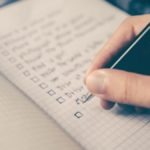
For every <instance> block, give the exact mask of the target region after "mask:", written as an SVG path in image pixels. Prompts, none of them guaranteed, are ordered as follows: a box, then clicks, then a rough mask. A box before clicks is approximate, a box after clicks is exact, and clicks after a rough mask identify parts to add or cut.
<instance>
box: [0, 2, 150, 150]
mask: <svg viewBox="0 0 150 150" xmlns="http://www.w3.org/2000/svg"><path fill="white" fill-rule="evenodd" d="M126 17H127V15H126V14H125V13H123V12H121V11H120V10H118V9H116V8H114V7H113V6H111V5H110V4H108V3H107V2H105V1H103V0H76V1H74V0H55V1H52V0H39V1H36V0H32V1H24V2H19V3H18V4H15V5H14V6H12V7H7V8H5V9H3V10H1V13H0V19H1V24H0V33H1V34H0V60H1V63H0V71H1V73H2V74H3V75H4V76H5V78H7V80H8V81H9V82H11V83H12V84H13V85H14V86H15V87H16V88H17V89H18V90H19V91H21V93H22V94H24V95H25V97H27V98H28V99H29V100H30V101H31V102H32V103H34V104H35V106H36V107H38V108H39V109H42V110H43V112H44V113H45V115H46V114H48V116H49V117H51V118H53V120H54V121H55V122H56V123H57V124H58V125H59V126H60V127H61V129H62V130H63V131H65V132H66V133H67V134H68V136H69V137H70V138H72V139H73V140H75V141H76V142H77V143H78V144H79V145H80V146H81V147H82V148H83V149H86V150H125V149H132V150H141V149H142V150H147V149H148V148H149V147H150V143H149V138H150V134H148V133H149V129H150V125H149V120H150V117H149V115H148V114H143V115H139V114H131V113H128V112H125V111H121V110H120V109H119V108H118V107H115V108H114V109H113V110H111V111H105V110H103V109H102V108H100V106H99V100H98V99H97V98H96V97H94V98H92V99H90V100H89V101H87V99H86V98H87V97H88V95H89V92H88V90H87V89H86V87H85V86H84V84H83V78H84V74H85V72H86V70H87V68H88V66H89V64H90V62H91V60H92V59H93V57H94V56H95V55H96V53H97V52H98V51H99V50H100V49H101V47H102V46H103V44H104V43H105V41H106V40H107V39H108V38H109V37H110V36H111V35H112V33H113V32H114V30H115V29H116V28H117V26H118V25H119V24H120V23H121V22H122V21H123V20H124V19H125V18H126Z"/></svg>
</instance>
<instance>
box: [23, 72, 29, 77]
mask: <svg viewBox="0 0 150 150" xmlns="http://www.w3.org/2000/svg"><path fill="white" fill-rule="evenodd" d="M23 74H24V75H25V76H26V77H28V76H30V75H31V74H30V72H29V71H24V72H23Z"/></svg>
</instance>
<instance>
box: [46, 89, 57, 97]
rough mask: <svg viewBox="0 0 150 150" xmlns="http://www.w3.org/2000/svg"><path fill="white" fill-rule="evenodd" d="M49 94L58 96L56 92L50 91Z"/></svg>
mask: <svg viewBox="0 0 150 150" xmlns="http://www.w3.org/2000/svg"><path fill="white" fill-rule="evenodd" d="M48 94H49V95H50V96H53V95H55V94H56V92H55V91H54V90H49V91H48Z"/></svg>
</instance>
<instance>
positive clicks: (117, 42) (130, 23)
mask: <svg viewBox="0 0 150 150" xmlns="http://www.w3.org/2000/svg"><path fill="white" fill-rule="evenodd" d="M149 19H150V15H145V16H144V17H143V16H138V17H130V18H128V19H126V20H125V21H124V22H123V23H122V24H121V25H120V27H119V28H118V29H117V31H116V32H115V33H114V34H113V36H112V37H111V39H110V40H109V41H108V42H107V43H106V44H105V46H104V47H103V48H102V50H101V51H100V52H99V53H98V54H97V55H96V57H95V59H94V61H93V62H92V64H91V66H90V68H89V69H88V71H87V73H86V77H87V76H88V75H89V74H90V73H91V72H93V71H94V70H97V69H100V68H103V67H104V65H105V64H106V63H107V62H108V60H110V59H111V58H112V57H113V56H114V55H115V54H116V53H117V52H118V51H119V50H120V49H121V48H122V47H123V46H125V45H127V44H128V43H129V42H130V41H131V40H132V39H133V38H135V36H136V35H137V34H138V33H139V32H140V31H141V30H142V29H143V28H144V27H145V25H146V24H147V23H148V20H149Z"/></svg>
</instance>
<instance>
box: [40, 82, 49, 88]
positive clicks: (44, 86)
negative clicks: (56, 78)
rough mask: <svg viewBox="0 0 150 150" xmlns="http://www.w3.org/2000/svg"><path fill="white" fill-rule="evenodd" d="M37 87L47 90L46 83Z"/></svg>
mask: <svg viewBox="0 0 150 150" xmlns="http://www.w3.org/2000/svg"><path fill="white" fill-rule="evenodd" d="M39 87H40V88H41V89H46V88H48V85H47V84H46V83H41V84H39Z"/></svg>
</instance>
